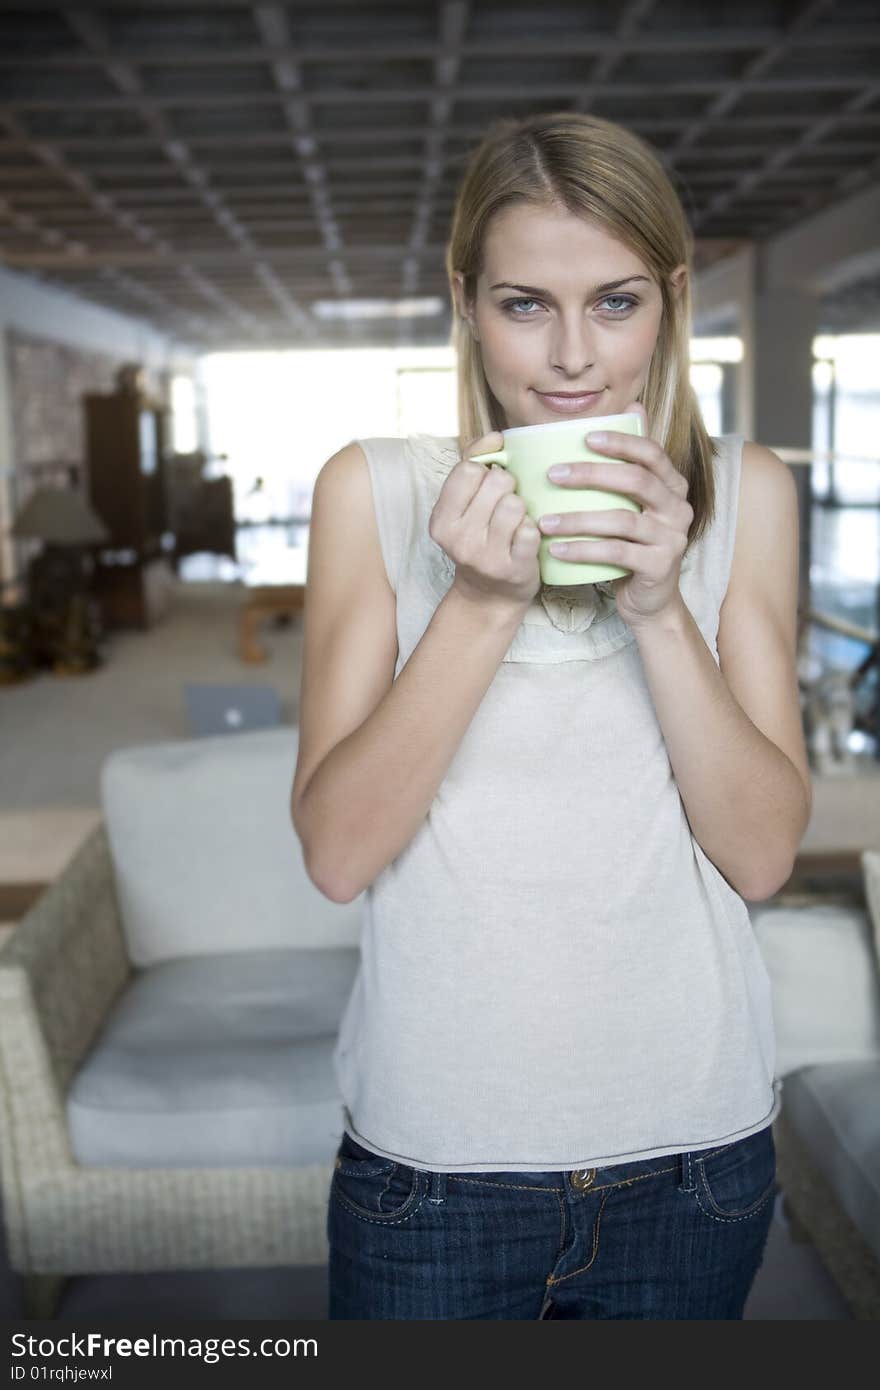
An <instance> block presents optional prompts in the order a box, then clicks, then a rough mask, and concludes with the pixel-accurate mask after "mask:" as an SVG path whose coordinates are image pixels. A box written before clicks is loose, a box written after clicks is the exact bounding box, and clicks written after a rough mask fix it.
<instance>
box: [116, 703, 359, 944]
mask: <svg viewBox="0 0 880 1390" xmlns="http://www.w3.org/2000/svg"><path fill="white" fill-rule="evenodd" d="M298 747H299V730H298V729H297V728H296V726H283V727H281V728H272V729H258V730H252V731H249V732H247V733H241V734H221V735H218V736H217V737H214V738H197V739H191V740H180V741H177V742H169V743H153V744H148V745H145V746H143V747H136V748H122V749H117V750H116V751H115V752H113V753H111V754H110V755H109V757H108V758H107V759H106V760H105V762H104V765H103V767H102V769H101V800H102V804H103V809H104V815H105V819H106V824H107V836H108V839H109V841H110V848H111V853H112V856H113V866H114V873H115V876H116V888H117V893H118V897H119V910H120V916H121V919H122V925H123V930H124V932H125V937H126V944H127V947H128V952H129V955H130V957H131V960H132V963H133V964H134V965H137V966H148V965H155V964H157V963H158V962H159V961H163V960H171V959H175V958H177V957H180V956H195V955H202V954H206V955H214V954H216V953H217V952H220V951H253V950H268V949H272V948H282V949H283V948H288V949H289V948H292V947H312V948H320V947H343V946H349V947H350V946H357V945H358V942H359V939H360V925H361V911H362V895H361V896H359V897H357V898H355V899H354V901H353V902H350V903H336V902H333V901H331V900H330V899H329V898H327V897H325V896H324V894H323V893H321V892H319V891H318V889H317V888H316V887H315V886H314V884H313V883H312V881H311V879H310V878H309V876H308V874H307V872H306V868H305V864H304V862H303V855H302V846H301V844H300V841H299V839H298V837H297V834H296V831H295V830H294V827H293V822H292V820H291V815H290V793H291V789H292V786H293V774H294V770H295V767H296V758H297V751H298Z"/></svg>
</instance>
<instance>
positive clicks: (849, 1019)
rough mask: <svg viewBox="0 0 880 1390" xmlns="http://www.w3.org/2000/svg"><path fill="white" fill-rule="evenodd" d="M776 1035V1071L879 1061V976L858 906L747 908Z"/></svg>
mask: <svg viewBox="0 0 880 1390" xmlns="http://www.w3.org/2000/svg"><path fill="white" fill-rule="evenodd" d="M749 914H750V916H751V919H752V925H753V927H754V930H755V935H756V938H757V941H758V945H759V946H760V948H761V954H762V956H763V958H764V964H765V965H766V967H767V973H768V975H769V977H770V986H771V991H772V1001H773V1019H774V1024H775V1030H776V1046H777V1060H776V1074H777V1075H778V1076H785V1075H786V1073H788V1072H794V1071H797V1070H798V1068H800V1067H806V1066H813V1065H819V1064H823V1063H832V1062H860V1061H866V1060H867V1061H870V1060H873V1061H875V1062H880V976H878V970H877V961H876V957H875V955H874V950H873V943H872V939H871V928H870V924H869V922H868V919H867V915H866V913H865V912H864V911H863V910H862V909H860V908H858V907H844V906H840V905H834V904H830V903H829V904H817V905H809V906H805V907H773V906H767V907H757V906H751V907H750V908H749Z"/></svg>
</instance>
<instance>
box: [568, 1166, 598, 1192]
mask: <svg viewBox="0 0 880 1390" xmlns="http://www.w3.org/2000/svg"><path fill="white" fill-rule="evenodd" d="M595 1181H596V1169H595V1168H577V1169H576V1170H575V1171H574V1172H573V1173H572V1175H571V1185H572V1187H574V1188H576V1189H577V1191H578V1192H586V1190H587V1188H588V1187H592V1186H593V1183H594V1182H595Z"/></svg>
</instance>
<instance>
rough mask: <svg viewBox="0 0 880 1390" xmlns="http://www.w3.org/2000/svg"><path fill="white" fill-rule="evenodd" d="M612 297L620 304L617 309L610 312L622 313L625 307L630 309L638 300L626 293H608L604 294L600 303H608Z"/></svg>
mask: <svg viewBox="0 0 880 1390" xmlns="http://www.w3.org/2000/svg"><path fill="white" fill-rule="evenodd" d="M612 299H616V300H617V301H618V303H619V304H620V306H621V307H620V308H619V309H612V310H611V313H612V314H622V313H623V312H624V311H625V310H626V309H632V308H633V306H634V305H635V304H636V303H637V302H638V301H637V300H635V299H631V298H630V296H629V295H628V294H609V295H606V296H605V298H604V299H603V300H602V303H603V304H610V303H611V301H612Z"/></svg>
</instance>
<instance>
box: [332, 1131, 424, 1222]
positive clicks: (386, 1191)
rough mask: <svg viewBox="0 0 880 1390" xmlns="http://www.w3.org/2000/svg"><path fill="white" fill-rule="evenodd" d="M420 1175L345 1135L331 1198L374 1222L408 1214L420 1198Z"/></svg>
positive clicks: (336, 1165)
mask: <svg viewBox="0 0 880 1390" xmlns="http://www.w3.org/2000/svg"><path fill="white" fill-rule="evenodd" d="M418 1177H419V1175H418V1172H417V1171H416V1169H415V1168H410V1167H408V1166H407V1164H405V1163H397V1162H395V1160H394V1159H392V1158H383V1157H382V1155H381V1154H375V1153H373V1152H372V1150H371V1149H367V1148H365V1147H364V1145H363V1144H359V1143H358V1142H357V1140H356V1139H352V1137H351V1135H350V1134H348V1133H343V1136H342V1140H341V1142H340V1144H339V1148H338V1149H337V1151H336V1161H335V1164H334V1167H333V1181H332V1183H331V1187H330V1195H331V1197H334V1198H335V1199H336V1200H337V1201H338V1202H340V1203H341V1204H342V1205H343V1206H344V1207H346V1208H347V1209H348V1210H349V1211H350V1212H351V1213H352V1214H353V1215H354V1216H359V1217H361V1218H362V1219H367V1218H369V1219H370V1220H372V1221H383V1220H386V1221H387V1220H391V1219H393V1218H399V1217H401V1216H403V1215H406V1214H407V1213H408V1212H409V1211H410V1210H411V1208H412V1207H413V1206H414V1205H415V1202H416V1199H417V1198H418V1195H419V1182H418Z"/></svg>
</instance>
